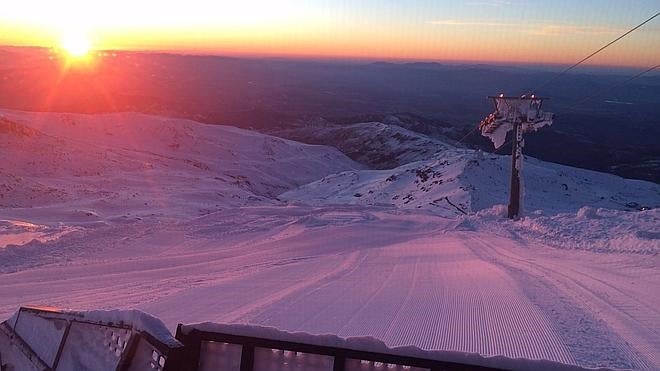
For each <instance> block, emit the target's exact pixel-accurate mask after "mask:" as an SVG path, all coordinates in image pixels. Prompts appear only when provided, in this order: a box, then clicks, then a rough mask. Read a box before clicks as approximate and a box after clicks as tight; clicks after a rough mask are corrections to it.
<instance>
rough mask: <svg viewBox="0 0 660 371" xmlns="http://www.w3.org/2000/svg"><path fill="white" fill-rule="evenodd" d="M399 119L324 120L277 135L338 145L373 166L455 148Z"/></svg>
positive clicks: (390, 165)
mask: <svg viewBox="0 0 660 371" xmlns="http://www.w3.org/2000/svg"><path fill="white" fill-rule="evenodd" d="M395 119H396V117H392V118H390V119H389V120H388V122H387V123H382V122H362V123H357V124H351V125H332V124H329V123H327V122H321V123H319V124H312V125H307V126H301V127H299V128H296V129H290V130H285V131H280V132H277V133H275V134H276V135H282V136H284V137H287V138H290V139H293V140H299V141H301V142H305V143H314V144H326V145H330V146H333V147H337V148H339V149H340V150H341V151H342V152H344V153H345V154H346V155H347V156H348V157H350V158H352V159H353V160H355V161H357V162H359V163H362V164H365V165H367V166H369V167H370V168H373V169H391V168H394V167H397V166H401V165H404V164H407V163H410V162H413V161H420V160H429V159H433V158H437V157H438V155H439V154H440V153H441V152H443V151H446V150H447V149H452V148H454V147H453V146H452V145H450V144H448V142H443V141H441V140H438V139H434V138H431V137H428V136H426V135H424V134H420V133H417V132H414V131H411V130H408V129H404V128H402V127H400V126H398V125H395V124H394V123H401V121H400V120H398V121H394V120H395ZM393 122H394V123H393Z"/></svg>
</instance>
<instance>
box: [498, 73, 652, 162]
mask: <svg viewBox="0 0 660 371" xmlns="http://www.w3.org/2000/svg"><path fill="white" fill-rule="evenodd" d="M658 68H660V64H658V65H655V66H653V67H650V68H648V69H646V70H644V71H642V72H640V73H638V74H636V75H634V76H631V77H629V78H628V79H627V80H625V81H622V82H620V83H617V84H614V85H611V86H609V87H608V88H606V89H601V90H599V91H597V92H596V93H594V94H592V95H590V96H589V97H587V98H585V99H583V100H581V101H579V102H578V103H576V104H574V105H572V106H570V107H569V108H568V109H567V111H569V112H570V111H572V110H574V109H575V108H576V107H578V106H580V105H581V104H582V103H584V102H586V101H588V100H590V99H592V98H594V97H596V96H598V95H600V94H601V93H603V92H604V91H606V90H612V89H614V88H618V87H620V86H623V85H625V84H628V83H629V82H631V81H633V80H635V79H637V78H639V77H641V76H643V75H645V74H647V73H649V72H651V71H654V70H656V69H658ZM512 142H513V139H509V140H507V141H506V142H504V144H502V146H500V148H497V149H496V150H495V151H493V152H492V153H493V154H500V151H502V150H504V149H505V148H506V146H507V145H509V144H511V143H512Z"/></svg>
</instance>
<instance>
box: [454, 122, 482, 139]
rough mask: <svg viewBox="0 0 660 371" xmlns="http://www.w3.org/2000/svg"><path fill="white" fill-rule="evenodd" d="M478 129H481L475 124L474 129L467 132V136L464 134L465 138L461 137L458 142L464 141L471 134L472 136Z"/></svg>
mask: <svg viewBox="0 0 660 371" xmlns="http://www.w3.org/2000/svg"><path fill="white" fill-rule="evenodd" d="M477 129H479V125H477V126H475V127H474V129H472V130H470V132H468V133H467V134H465V136H463V138H461V140H459V141H458V143H463V141H464V140H465V139H467V137H469V136H470V135H471V134H472V133H474V132H475V131H476V130H477Z"/></svg>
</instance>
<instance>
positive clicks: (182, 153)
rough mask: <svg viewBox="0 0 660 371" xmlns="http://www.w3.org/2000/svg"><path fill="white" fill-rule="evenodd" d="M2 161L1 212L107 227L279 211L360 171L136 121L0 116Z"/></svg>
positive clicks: (273, 142) (277, 146)
mask: <svg viewBox="0 0 660 371" xmlns="http://www.w3.org/2000/svg"><path fill="white" fill-rule="evenodd" d="M0 156H1V157H2V158H3V163H2V164H1V165H0V207H3V208H33V207H45V206H50V205H55V204H67V205H68V206H69V207H71V208H73V207H74V206H75V207H76V208H77V209H86V210H89V211H90V212H91V213H93V214H94V215H93V216H92V218H94V217H95V216H98V217H99V218H101V219H107V218H110V217H113V216H124V215H117V211H118V210H117V209H119V208H120V209H124V210H129V209H133V210H134V213H133V214H132V215H135V214H136V213H137V214H144V213H146V210H150V211H151V212H152V213H153V212H154V211H157V212H156V213H158V212H160V213H170V214H172V213H177V212H181V213H186V214H188V215H200V214H203V213H205V212H208V211H209V210H214V209H218V208H220V207H226V206H240V205H245V204H247V203H250V204H255V203H259V202H261V203H271V202H272V198H273V197H275V196H277V195H279V194H280V193H282V192H284V191H286V190H289V189H292V188H294V187H297V186H300V185H302V184H305V183H308V182H310V181H313V180H316V179H318V178H320V177H323V176H325V175H329V174H332V173H336V172H339V171H344V170H352V169H361V168H362V166H361V165H359V164H357V163H355V162H353V161H351V160H350V159H348V158H347V157H346V156H344V155H343V154H342V153H341V152H339V151H338V150H337V149H335V148H332V147H327V146H315V145H306V144H302V143H297V142H293V141H289V140H285V139H281V138H277V137H272V136H268V135H263V134H259V133H256V132H251V131H247V130H242V129H237V128H234V127H229V126H219V125H204V124H201V123H197V122H194V121H189V120H180V119H170V118H163V117H156V116H149V115H143V114H137V113H122V114H99V115H82V114H62V113H27V112H17V111H8V110H0ZM191 211H192V212H191ZM83 219H84V218H83ZM88 219H90V218H88Z"/></svg>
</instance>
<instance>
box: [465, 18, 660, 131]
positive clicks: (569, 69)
mask: <svg viewBox="0 0 660 371" xmlns="http://www.w3.org/2000/svg"><path fill="white" fill-rule="evenodd" d="M659 15H660V12H657V13H655V14H654V15H653V16H651V17H650V18H648V19H646V20H645V21H644V22H642V23H640V24H638V25H637V26H635V27H633V28H631V29H630V30H628V31H626V32H625V33H624V34H622V35H620V36H619V37H617V38H616V39H614V40H612V41H610V42H609V43H607V44H605V45H603V46H602V47H601V48H600V49H598V50H596V51H595V52H593V53H591V54H589V55H588V56H586V57H584V58H582V59H581V60H580V61H578V62H576V63H574V64H573V65H571V66H569V67H568V68H566V69H564V70H563V71H561V72H560V73H559V74H557V75H556V76H554V77H552V78H550V79H548V80H547V81H545V82H544V83H542V84H541V85H539V86H537V87H536V88H535V89H533V90H532V91H530V92H529V93H527V94H526V95H529V94H532V92H534V91H537V90H539V89H541V88H543V87H545V86H547V85H548V84H550V83H552V82H553V81H554V80H556V79H558V78H559V77H561V76H563V75H564V74H566V73H568V72H569V71H571V70H572V69H574V68H575V67H577V66H579V65H581V64H582V63H584V62H586V61H587V60H589V59H590V58H592V57H593V56H595V55H596V54H598V53H600V52H602V51H603V50H605V49H607V48H608V47H609V46H611V45H612V44H614V43H616V42H617V41H619V40H621V39H623V38H624V37H626V36H628V35H629V34H631V33H633V32H634V31H635V30H637V29H638V28H640V27H642V26H644V25H645V24H647V23H649V22H650V21H652V20H653V19H655V18H656V17H657V16H659ZM656 68H658V66H655V67H653V68H651V69H650V70H647V71H644V72H643V73H641V74H639V75H636V76H633V77H632V78H631V79H630V80H633V79H636V78H637V77H639V76H641V75H643V74H645V73H648V72H650V71H653V70H654V69H656ZM630 80H627V81H626V82H624V83H627V82H630ZM599 93H600V92H598V93H597V94H599ZM597 94H594V95H592V96H590V97H589V98H588V99H591V98H593V97H594V96H595V95H597ZM588 99H585V101H586V100H588ZM478 128H479V125H477V126H475V127H474V128H473V129H472V130H470V131H469V132H468V133H467V134H465V135H464V136H463V137H462V138H461V139H460V140H459V141H458V143H463V141H465V139H467V138H468V137H469V136H470V135H472V134H473V133H474V132H475V131H476V130H477V129H478Z"/></svg>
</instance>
